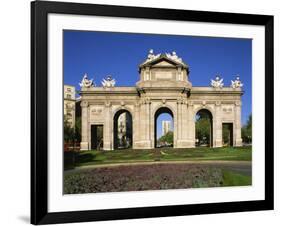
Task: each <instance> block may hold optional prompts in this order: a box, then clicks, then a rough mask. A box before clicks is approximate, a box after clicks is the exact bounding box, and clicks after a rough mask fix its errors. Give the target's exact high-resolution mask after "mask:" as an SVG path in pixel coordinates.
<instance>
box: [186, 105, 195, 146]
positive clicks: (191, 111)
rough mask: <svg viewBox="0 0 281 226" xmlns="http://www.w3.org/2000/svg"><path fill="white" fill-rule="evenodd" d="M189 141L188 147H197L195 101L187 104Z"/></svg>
mask: <svg viewBox="0 0 281 226" xmlns="http://www.w3.org/2000/svg"><path fill="white" fill-rule="evenodd" d="M186 132H187V141H188V147H189V148H192V147H195V115H194V109H193V103H192V102H189V103H188V105H187V131H186Z"/></svg>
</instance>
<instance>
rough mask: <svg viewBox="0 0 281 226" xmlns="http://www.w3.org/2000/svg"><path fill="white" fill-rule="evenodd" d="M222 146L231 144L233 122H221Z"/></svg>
mask: <svg viewBox="0 0 281 226" xmlns="http://www.w3.org/2000/svg"><path fill="white" fill-rule="evenodd" d="M222 140H223V146H233V123H223V124H222Z"/></svg>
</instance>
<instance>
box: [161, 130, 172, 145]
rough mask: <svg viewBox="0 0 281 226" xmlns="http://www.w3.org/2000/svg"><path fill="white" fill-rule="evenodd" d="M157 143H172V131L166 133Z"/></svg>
mask: <svg viewBox="0 0 281 226" xmlns="http://www.w3.org/2000/svg"><path fill="white" fill-rule="evenodd" d="M159 142H166V143H168V144H173V143H174V133H173V131H168V132H167V133H166V134H165V135H163V136H162V137H160V138H159Z"/></svg>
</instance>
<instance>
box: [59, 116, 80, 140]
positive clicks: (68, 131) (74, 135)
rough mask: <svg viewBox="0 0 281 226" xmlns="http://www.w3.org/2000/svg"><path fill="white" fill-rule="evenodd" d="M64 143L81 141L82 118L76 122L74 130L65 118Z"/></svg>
mask: <svg viewBox="0 0 281 226" xmlns="http://www.w3.org/2000/svg"><path fill="white" fill-rule="evenodd" d="M63 130H64V141H65V142H74V141H76V142H80V141H81V118H80V117H78V118H76V120H75V126H74V128H73V127H72V126H71V125H70V124H69V122H68V121H67V119H66V118H65V117H64V121H63Z"/></svg>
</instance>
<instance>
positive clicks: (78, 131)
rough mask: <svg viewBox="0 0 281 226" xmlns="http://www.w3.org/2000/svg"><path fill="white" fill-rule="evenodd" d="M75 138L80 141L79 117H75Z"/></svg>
mask: <svg viewBox="0 0 281 226" xmlns="http://www.w3.org/2000/svg"><path fill="white" fill-rule="evenodd" d="M75 140H76V142H81V117H76V119H75Z"/></svg>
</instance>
